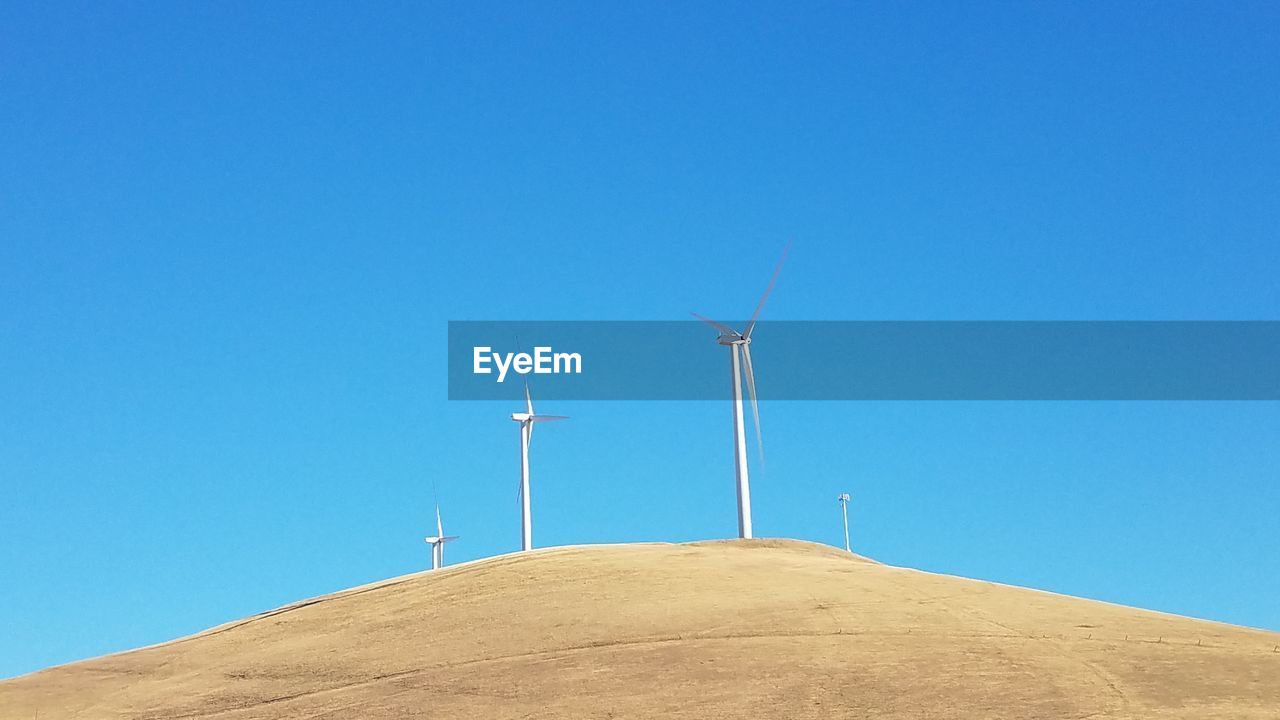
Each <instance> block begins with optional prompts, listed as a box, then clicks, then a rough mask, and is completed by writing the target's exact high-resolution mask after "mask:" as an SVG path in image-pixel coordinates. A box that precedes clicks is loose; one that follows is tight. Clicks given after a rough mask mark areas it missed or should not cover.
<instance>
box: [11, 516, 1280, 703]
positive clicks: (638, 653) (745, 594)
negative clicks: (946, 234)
mask: <svg viewBox="0 0 1280 720" xmlns="http://www.w3.org/2000/svg"><path fill="white" fill-rule="evenodd" d="M1277 645H1280V634H1277V633H1270V632H1265V631H1260V630H1250V629H1245V628H1240V627H1234V626H1229V625H1223V624H1218V623H1212V622H1205V621H1199V620H1191V619H1188V618H1182V617H1176V616H1171V615H1164V614H1159V613H1154V612H1147V611H1143V610H1135V609H1132V608H1127V607H1121V606H1116V605H1109V604H1106V603H1101V602H1094V601H1089V600H1081V599H1078V598H1072V597H1065V596H1061V595H1054V594H1050V593H1045V592H1039V591H1035V590H1027V589H1022V588H1016V587H1009V586H1003V585H997V584H993V583H988V582H980V581H975V580H966V579H962V578H956V577H949V576H943V575H935V574H931V573H926V572H921V571H917V570H909V569H904V568H896V567H890V566H886V565H881V564H879V563H875V562H872V561H869V560H866V559H864V558H859V557H856V556H850V555H849V554H847V553H843V552H840V551H838V550H833V549H831V548H827V547H825V546H820V545H813V544H809V543H801V542H795V541H780V540H774V541H770V540H755V541H726V542H709V543H693V544H688V545H666V544H643V545H613V546H579V547H567V548H553V549H547V550H539V551H535V552H533V553H528V554H516V555H506V556H502V557H497V558H491V559H487V560H481V561H477V562H473V563H468V564H466V565H460V566H455V567H450V568H446V569H444V570H441V571H438V572H424V573H419V574H415V575H409V576H405V577H402V578H397V579H394V580H389V581H385V582H382V583H377V584H374V585H369V586H364V587H360V588H355V589H352V590H348V591H345V592H340V593H336V594H333V595H329V596H325V597H320V598H315V599H311V600H307V601H304V602H300V603H296V604H294V605H290V606H287V607H283V608H280V609H278V610H273V611H271V612H266V613H262V614H260V615H256V616H253V617H249V618H246V619H244V620H241V621H238V622H234V623H230V624H227V625H224V626H221V627H217V628H213V629H211V630H208V631H205V632H203V633H200V634H197V635H193V636H191V637H187V638H183V639H180V640H175V641H173V642H169V643H165V644H163V645H157V646H154V647H150V648H144V649H140V650H134V651H130V652H126V653H121V654H117V655H110V656H106V657H101V658H96V659H93V660H87V661H83V662H78V663H74V664H71V665H65V666H61V667H55V668H50V669H48V670H44V671H41V672H37V673H33V674H31V675H26V676H23V677H20V678H15V679H12V680H8V681H5V682H0V717H3V718H4V719H5V720H27V719H28V718H36V717H37V714H38V718H39V720H57V719H59V718H83V719H92V720H104V719H107V718H138V719H141V718H151V719H157V720H158V719H160V718H164V719H165V720H172V719H176V718H217V719H218V720H233V719H234V720H250V719H262V720H267V719H271V720H276V719H282V718H297V719H299V720H301V719H302V718H306V719H308V720H321V719H327V720H337V719H339V718H344V719H345V718H356V719H368V720H377V719H379V718H449V719H458V718H485V719H500V718H639V717H671V718H845V717H847V718H965V719H969V718H972V719H973V720H993V719H996V718H1037V719H1040V718H1154V717H1160V718H1196V719H1197V720H1203V719H1206V718H1276V717H1280V652H1277V651H1276V646H1277Z"/></svg>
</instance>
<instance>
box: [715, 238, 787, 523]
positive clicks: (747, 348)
mask: <svg viewBox="0 0 1280 720" xmlns="http://www.w3.org/2000/svg"><path fill="white" fill-rule="evenodd" d="M788 250H790V246H788V247H787V249H786V250H783V251H782V259H781V260H778V266H777V267H775V268H774V269H773V277H771V278H769V285H768V286H767V287H766V288H765V289H764V295H761V296H760V302H759V303H757V304H756V311H755V312H754V313H752V314H751V321H750V322H748V323H747V327H746V329H745V330H743V331H742V332H738V331H737V330H734V329H733V328H731V327H729V326H728V325H725V324H724V323H720V322H716V321H715V320H712V319H710V318H706V317H703V316H701V315H699V314H698V313H693V316H694V317H696V318H698V319H699V320H701V321H702V322H704V323H707V324H708V325H710V326H712V327H714V328H715V329H716V330H719V331H720V337H719V338H718V339H717V342H719V343H720V344H721V345H726V346H728V348H729V359H730V366H731V368H732V374H733V463H734V467H735V468H736V470H737V480H738V537H740V538H749V537H751V485H750V483H749V481H748V478H747V431H746V428H745V427H743V417H742V370H743V368H742V366H743V365H745V366H746V368H745V369H746V375H747V391H748V392H749V393H750V395H751V415H752V418H753V419H754V420H755V428H756V446H757V449H758V450H759V451H760V461H761V462H762V463H763V462H764V441H763V440H761V438H760V406H759V404H758V403H757V402H756V374H755V370H753V369H752V367H751V332H752V331H753V330H755V327H756V320H758V319H759V318H760V311H761V310H762V309H763V308H764V301H765V300H767V299H769V293H771V292H773V285H774V283H776V282H777V281H778V273H779V272H781V270H782V263H783V262H785V261H786V259H787V251H788ZM739 355H741V358H740V357H739Z"/></svg>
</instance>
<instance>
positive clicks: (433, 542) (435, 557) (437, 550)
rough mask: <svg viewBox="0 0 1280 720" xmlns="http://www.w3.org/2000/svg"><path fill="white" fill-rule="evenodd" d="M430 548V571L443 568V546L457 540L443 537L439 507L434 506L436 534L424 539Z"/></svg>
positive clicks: (454, 537) (454, 536)
mask: <svg viewBox="0 0 1280 720" xmlns="http://www.w3.org/2000/svg"><path fill="white" fill-rule="evenodd" d="M424 539H425V540H426V541H427V544H428V545H430V546H431V569H432V570H439V569H440V568H442V567H444V544H445V543H448V542H453V541H454V540H457V539H458V536H457V535H445V534H444V525H443V524H442V523H441V522H440V506H439V505H436V534H435V535H432V536H431V537H428V538H424Z"/></svg>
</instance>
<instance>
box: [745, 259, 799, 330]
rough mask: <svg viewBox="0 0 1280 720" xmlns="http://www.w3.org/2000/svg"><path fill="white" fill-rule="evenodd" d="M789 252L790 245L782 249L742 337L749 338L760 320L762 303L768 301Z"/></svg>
mask: <svg viewBox="0 0 1280 720" xmlns="http://www.w3.org/2000/svg"><path fill="white" fill-rule="evenodd" d="M789 252H791V243H787V246H786V247H785V248H783V249H782V259H780V260H778V265H777V266H776V267H775V268H774V269H773V277H771V278H769V285H768V286H767V287H765V289H764V294H763V295H761V296H760V302H759V303H758V304H756V311H755V312H753V313H751V322H749V323H747V329H746V330H745V331H743V333H742V336H743V337H751V331H752V330H754V329H755V327H756V320H758V319H759V318H760V311H761V310H763V309H764V301H765V300H768V299H769V293H771V292H773V285H774V283H776V282H778V273H780V272H782V263H784V262H786V261H787V253H789Z"/></svg>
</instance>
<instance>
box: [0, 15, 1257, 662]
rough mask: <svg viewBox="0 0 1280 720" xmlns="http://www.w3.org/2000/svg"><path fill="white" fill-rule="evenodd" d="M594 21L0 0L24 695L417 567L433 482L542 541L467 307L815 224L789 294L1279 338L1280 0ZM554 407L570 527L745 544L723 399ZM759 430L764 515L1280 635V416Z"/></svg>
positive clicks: (891, 548) (15, 541) (859, 415)
mask: <svg viewBox="0 0 1280 720" xmlns="http://www.w3.org/2000/svg"><path fill="white" fill-rule="evenodd" d="M598 5H599V4H596V3H539V4H536V6H535V5H528V6H520V5H516V4H484V5H480V4H471V3H468V4H461V3H459V4H443V3H438V4H431V5H429V6H428V5H423V4H381V5H376V6H369V5H365V4H355V3H352V4H346V5H337V4H326V3H296V4H283V3H282V4H275V5H272V6H270V7H263V6H261V4H250V3H240V4H234V3H218V4H203V5H195V4H189V3H187V4H174V3H131V4H128V5H127V6H122V5H112V6H102V5H100V4H89V3H86V4H52V3H49V4H35V5H20V4H17V3H8V4H5V5H3V6H0V97H3V98H5V100H4V102H3V103H0V579H2V580H0V618H3V619H4V621H3V622H2V623H0V676H7V675H13V674H18V673H23V672H27V671H31V670H34V669H37V668H40V667H43V666H46V665H49V664H53V663H61V662H66V661H70V660H73V659H77V658H82V657H87V656H92V655H97V654H100V653H104V652H109V651H114V650H122V649H126V648H130V647H134V646H138V645H142V644H147V643H152V642H157V641H161V640H165V639H168V638H171V637H174V636H177V635H180V634H185V633H189V632H193V631H196V630H199V629H202V628H204V627H207V626H210V625H213V624H217V623H220V622H223V621H226V620H229V619H233V618H236V617H240V616H243V615H245V614H248V613H252V612H255V611H259V610H263V609H267V608H270V607H273V606H276V605H279V604H282V603H285V602H289V601H292V600H295V599H299V598H302V597H306V596H310V595H314V594H318V593H322V592H326V591H331V590H335V589H339V588H343V587H347V586H350V585H353V584H357V583H361V582H366V581H370V580H375V579H378V578H383V577H388V576H393V575H397V574H401V573H406V572H411V571H414V570H417V569H420V568H422V567H424V566H426V565H427V563H428V562H429V555H428V551H427V548H426V547H425V546H424V545H423V543H422V542H421V537H422V536H423V535H424V534H426V533H427V531H428V530H429V524H430V521H431V512H432V511H431V503H432V496H433V489H432V488H433V484H434V485H435V487H436V488H438V495H439V498H440V501H441V504H442V511H443V514H444V519H445V523H446V530H448V531H449V532H450V533H458V534H461V535H462V536H463V539H462V540H461V541H459V542H458V543H456V544H453V545H451V546H450V547H449V550H448V553H449V557H448V559H449V560H450V561H462V560H467V559H472V558H478V557H484V556H488V555H493V554H496V553H502V552H508V551H511V550H513V549H515V548H516V547H518V541H519V535H518V532H519V528H518V515H517V507H516V501H515V482H516V473H517V464H516V463H517V434H516V430H515V427H514V425H513V423H511V421H510V420H509V419H508V417H507V414H508V413H510V412H511V411H512V410H514V409H517V406H516V403H515V402H514V400H515V398H513V402H512V403H457V402H455V403H450V402H447V401H446V399H445V391H446V387H445V382H446V372H445V330H446V322H447V321H448V320H463V319H590V320H599V319H643V320H668V319H683V318H686V317H687V313H688V312H689V311H690V310H694V309H697V310H699V311H701V312H705V313H707V314H710V315H712V316H717V317H742V316H745V315H747V314H749V312H750V310H751V308H752V307H753V306H754V304H755V301H756V298H757V296H758V294H759V292H760V291H761V290H762V288H763V285H764V283H765V281H766V280H767V277H768V274H769V271H770V270H771V269H772V266H773V263H774V262H775V260H776V258H777V255H778V253H779V251H780V250H781V248H782V245H783V244H784V242H785V241H786V240H787V239H794V240H795V246H794V248H793V251H792V254H791V258H790V259H789V261H788V264H787V267H786V268H785V270H784V273H783V275H782V278H781V280H780V281H779V284H778V287H777V290H776V291H775V293H774V296H773V298H772V299H771V301H770V304H769V306H768V307H767V309H766V311H765V312H766V317H767V318H769V319H773V320H799V319H831V320H837V319H855V320H856V319H930V320H946V319H1020V320H1036V319H1096V320H1107V319H1137V320H1145V319H1191V320H1195V319H1276V317H1277V309H1278V308H1280V282H1277V280H1276V278H1277V277H1278V276H1280V274H1278V273H1277V272H1276V268H1277V264H1278V263H1277V261H1280V243H1278V242H1276V236H1277V231H1278V230H1280V213H1278V212H1277V201H1276V198H1277V197H1280V124H1277V123H1276V121H1275V119H1276V118H1277V117H1280V107H1278V106H1280V95H1277V93H1276V92H1275V90H1274V88H1275V87H1277V86H1280V46H1277V45H1276V44H1275V42H1274V37H1275V30H1276V27H1277V22H1278V21H1280V13H1277V10H1276V9H1275V6H1274V5H1270V4H1265V3H1231V4H1229V5H1226V6H1210V5H1207V4H1203V3H1158V4H1156V3H1124V4H1121V5H1122V6H1121V7H1116V6H1114V4H1109V3H1073V4H1069V5H1068V4H1060V3H1058V4H1054V3H1051V4H1036V5H1022V4H1013V3H1000V4H981V3H978V4H970V5H968V6H967V7H960V6H954V5H940V4H928V3H911V4H903V3H880V4H859V5H851V4H817V3H803V4H800V5H781V4H778V5H772V6H770V5H764V4H747V5H743V6H738V7H733V8H716V7H714V6H713V5H711V4H700V5H699V6H698V7H674V6H665V7H660V6H657V5H649V4H630V5H628V6H626V7H613V8H601V7H599V6H598ZM761 342H763V340H761ZM709 345H710V340H709ZM716 351H717V349H716V348H714V346H711V347H709V348H708V352H716ZM757 371H758V374H759V376H760V382H761V383H762V384H763V383H766V382H768V375H769V368H767V367H760V368H757ZM539 409H540V410H543V411H545V412H554V413H563V414H568V415H572V416H573V419H572V420H571V421H569V422H567V423H561V424H558V425H556V426H554V427H549V428H546V432H539V434H538V439H537V442H536V444H535V458H534V490H533V493H534V494H533V497H534V504H535V507H534V513H535V542H536V543H537V544H539V545H544V546H545V545H556V544H566V543H581V542H618V541H636V540H673V541H681V540H692V539H700V538H714V537H727V536H729V535H732V534H733V533H734V531H735V521H734V508H733V489H732V488H733V485H732V483H733V479H732V464H731V459H730V454H729V440H730V438H729V422H728V408H727V403H724V404H722V403H716V402H689V403H657V402H654V403H640V402H637V403H603V402H598V403H590V402H579V403H560V404H556V405H555V406H552V405H551V404H547V405H546V406H544V407H540V408H539ZM761 412H762V416H763V423H764V429H765V434H766V435H765V437H766V443H767V447H768V454H769V466H768V468H767V472H766V473H764V474H757V475H756V476H755V479H754V483H753V490H754V501H755V524H756V530H757V534H761V535H785V536H791V537H799V538H807V539H812V540H818V541H822V542H830V543H836V542H839V534H840V520H839V514H838V510H839V509H838V505H837V504H836V502H835V496H836V494H837V493H838V492H841V491H846V490H847V491H848V492H850V493H851V494H852V495H853V498H854V500H853V503H852V505H851V507H850V510H851V524H852V528H853V535H854V543H855V545H856V546H857V549H859V550H860V551H863V552H865V553H867V554H870V555H872V556H874V557H877V558H879V559H881V560H884V561H887V562H891V563H896V564H904V565H910V566H914V567H920V568H924V569H928V570H935V571H941V572H948V573H956V574H961V575H968V576H972V577H979V578H985V579H991V580H998V581H1002V582H1008V583H1015V584H1024V585H1031V586H1034V587H1041V588H1045V589H1050V590H1054V591H1059V592H1065V593H1071V594H1077V595H1084V596H1088V597H1095V598H1100V599H1104V600H1109V601H1114V602H1120V603H1127V604H1133V605H1139V606H1143V607H1150V608H1155V609H1160V610H1165V611H1170V612H1176V613H1182V614H1189V615H1194V616H1198V617H1206V618H1211V619H1216V620H1222V621H1227V622H1233V623H1241V624H1247V625H1253V626H1259V627H1267V628H1271V629H1280V609H1277V605H1276V603H1275V601H1274V599H1275V598H1276V597H1277V596H1280V558H1278V557H1277V553H1276V548H1277V547H1280V524H1278V523H1277V521H1276V518H1277V517H1280V489H1278V488H1277V480H1278V479H1280V457H1278V455H1277V448H1280V442H1277V441H1278V440H1280V407H1277V404H1276V403H1175V402H1168V403H978V402H974V403H836V402H831V403H798V402H790V403H789V402H776V403H765V404H764V406H763V407H762V410H761Z"/></svg>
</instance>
